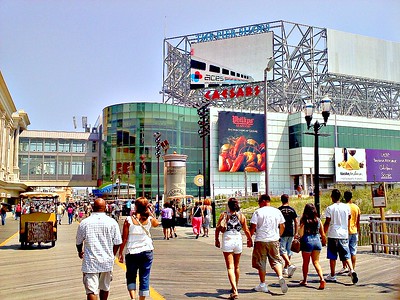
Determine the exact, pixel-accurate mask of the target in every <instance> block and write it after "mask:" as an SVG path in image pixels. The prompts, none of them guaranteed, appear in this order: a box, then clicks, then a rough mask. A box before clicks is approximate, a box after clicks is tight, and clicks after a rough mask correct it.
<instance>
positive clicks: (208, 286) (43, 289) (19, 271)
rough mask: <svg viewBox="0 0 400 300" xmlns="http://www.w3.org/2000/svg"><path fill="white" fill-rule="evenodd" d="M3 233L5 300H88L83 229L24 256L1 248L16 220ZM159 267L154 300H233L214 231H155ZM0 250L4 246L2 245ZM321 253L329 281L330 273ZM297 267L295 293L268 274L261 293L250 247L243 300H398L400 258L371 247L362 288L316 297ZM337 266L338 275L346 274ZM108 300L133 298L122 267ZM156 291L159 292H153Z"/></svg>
mask: <svg viewBox="0 0 400 300" xmlns="http://www.w3.org/2000/svg"><path fill="white" fill-rule="evenodd" d="M7 221H8V222H7V224H6V226H2V227H3V228H0V245H1V246H0V254H1V258H2V259H1V266H2V268H1V271H0V280H1V289H0V299H5V300H8V299H10V300H14V299H18V300H19V299H21V300H24V299H37V300H47V299H49V300H50V299H51V300H53V299H69V300H71V299H72V300H75V299H82V300H83V299H86V297H85V294H84V288H83V285H82V274H81V271H80V267H81V261H80V259H79V258H78V256H77V254H76V249H75V234H76V229H77V226H78V225H77V223H73V224H72V225H64V224H66V223H67V221H66V219H65V220H64V224H63V225H61V226H59V237H58V241H57V243H56V246H55V247H54V248H50V247H48V246H47V245H45V246H43V247H42V248H36V247H35V246H34V247H33V248H32V249H28V250H21V249H20V245H19V242H18V235H14V236H13V237H12V238H11V239H9V240H8V241H7V242H6V243H5V244H4V243H2V242H4V240H6V239H7V238H8V237H9V236H12V233H16V232H17V226H18V225H17V224H18V222H17V221H14V220H12V219H8V220H7ZM152 232H153V237H154V244H155V247H156V250H155V260H154V264H153V268H152V274H151V286H152V289H154V290H153V291H152V294H151V297H149V298H148V299H152V300H162V299H167V300H179V299H196V300H205V299H227V298H228V296H229V289H230V287H229V283H228V279H227V274H226V269H225V264H224V259H223V256H222V254H221V251H220V249H217V248H215V247H214V245H213V243H214V238H213V229H211V230H210V233H211V235H212V236H210V237H209V238H202V237H200V238H199V239H197V240H196V239H194V236H193V235H192V234H191V228H185V227H177V233H178V238H174V239H170V240H169V241H167V240H164V239H163V238H162V229H161V228H156V229H154V230H153V231H152ZM1 243H2V244H1ZM325 257H326V249H323V251H322V253H321V265H322V268H323V271H324V274H327V273H328V271H329V262H328V260H327V259H326V258H325ZM292 261H293V263H294V264H295V265H296V266H297V270H296V272H295V274H294V276H293V278H288V279H287V283H288V286H289V291H288V292H287V294H285V295H283V294H282V293H281V290H280V288H279V285H278V281H277V278H276V277H275V275H274V274H273V272H272V270H270V271H269V272H268V274H267V283H268V288H269V290H270V293H268V294H265V293H258V292H255V291H254V290H252V289H253V287H254V286H256V285H257V284H258V275H257V272H256V270H254V269H252V268H251V249H248V248H244V252H243V255H242V258H241V278H240V282H239V293H240V299H243V300H250V299H251V300H258V299H267V298H272V297H274V296H282V297H284V298H285V299H310V298H312V297H316V298H324V299H374V298H375V299H378V298H379V300H384V299H400V272H399V270H400V257H393V256H387V255H377V254H372V253H371V247H360V248H359V254H358V263H357V273H358V275H359V279H360V281H359V283H358V284H357V285H353V284H352V283H351V280H350V277H348V276H338V282H337V283H328V284H327V287H326V289H325V290H323V291H319V290H317V287H318V277H317V276H316V273H315V271H314V269H313V267H312V266H310V275H309V286H308V287H300V286H299V284H298V283H299V280H300V279H301V278H302V275H301V255H300V254H295V255H294V257H293V259H292ZM340 267H341V266H340V263H339V264H338V269H339V268H340ZM113 277H114V280H113V282H112V287H111V292H110V296H109V299H110V300H119V299H129V297H128V292H127V290H126V285H125V274H124V270H123V265H119V264H116V265H115V267H114V276H113ZM155 291H156V292H155Z"/></svg>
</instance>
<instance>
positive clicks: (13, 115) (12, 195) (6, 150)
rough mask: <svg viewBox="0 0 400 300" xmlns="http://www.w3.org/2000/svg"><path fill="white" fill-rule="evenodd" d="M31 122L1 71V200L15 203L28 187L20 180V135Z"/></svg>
mask: <svg viewBox="0 0 400 300" xmlns="http://www.w3.org/2000/svg"><path fill="white" fill-rule="evenodd" d="M29 124H30V121H29V117H28V114H27V113H26V112H24V111H23V110H17V109H16V107H15V104H14V101H13V100H12V98H11V95H10V92H9V91H8V88H7V85H6V83H5V81H4V78H3V75H2V74H1V72H0V202H7V203H11V204H14V202H15V200H16V199H18V197H19V193H20V192H23V191H25V190H26V189H27V186H26V185H25V184H24V183H22V182H21V181H20V177H19V175H20V172H19V167H18V148H19V147H18V145H19V135H20V133H21V132H22V131H23V130H26V129H27V127H28V125H29Z"/></svg>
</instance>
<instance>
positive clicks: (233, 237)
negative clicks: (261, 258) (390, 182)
mask: <svg viewBox="0 0 400 300" xmlns="http://www.w3.org/2000/svg"><path fill="white" fill-rule="evenodd" d="M242 245H243V242H242V235H241V234H240V232H237V231H236V232H234V231H226V232H224V234H223V235H222V245H221V250H222V251H223V252H233V253H235V254H240V253H242V248H243V247H242Z"/></svg>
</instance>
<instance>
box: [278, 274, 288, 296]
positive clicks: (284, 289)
mask: <svg viewBox="0 0 400 300" xmlns="http://www.w3.org/2000/svg"><path fill="white" fill-rule="evenodd" d="M279 285H280V286H281V290H282V293H284V294H286V292H287V291H288V286H287V284H286V281H285V278H283V277H282V278H280V279H279Z"/></svg>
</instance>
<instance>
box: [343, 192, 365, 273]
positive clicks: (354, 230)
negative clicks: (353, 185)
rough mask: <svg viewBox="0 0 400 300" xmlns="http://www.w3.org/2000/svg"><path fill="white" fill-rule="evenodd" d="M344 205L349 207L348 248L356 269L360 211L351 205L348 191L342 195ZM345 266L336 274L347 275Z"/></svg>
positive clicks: (351, 196)
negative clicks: (344, 201)
mask: <svg viewBox="0 0 400 300" xmlns="http://www.w3.org/2000/svg"><path fill="white" fill-rule="evenodd" d="M343 197H344V199H345V200H346V203H347V204H348V205H349V207H350V214H351V217H350V221H349V248H350V255H351V262H352V264H353V269H355V268H356V254H357V243H358V233H359V232H360V216H361V210H360V208H359V207H358V205H357V204H355V203H353V201H352V198H353V194H352V193H351V192H350V191H346V192H344V194H343ZM348 271H349V270H348V268H347V266H343V268H342V269H341V270H340V271H339V272H338V274H344V273H348Z"/></svg>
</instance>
